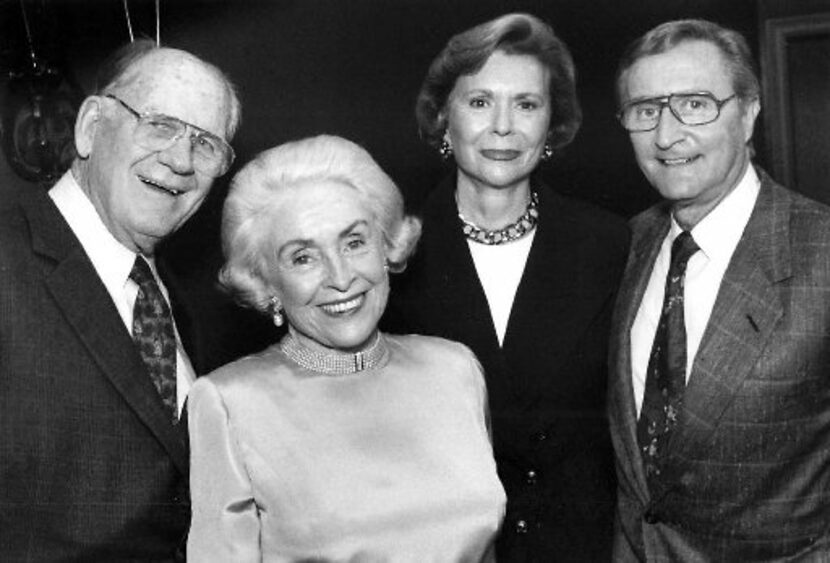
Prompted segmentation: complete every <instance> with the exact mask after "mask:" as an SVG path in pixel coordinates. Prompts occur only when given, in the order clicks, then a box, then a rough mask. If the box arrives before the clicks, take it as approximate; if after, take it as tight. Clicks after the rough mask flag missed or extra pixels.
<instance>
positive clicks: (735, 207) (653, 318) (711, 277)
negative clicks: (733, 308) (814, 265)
mask: <svg viewBox="0 0 830 563" xmlns="http://www.w3.org/2000/svg"><path fill="white" fill-rule="evenodd" d="M759 190H760V181H759V180H758V175H757V174H756V173H755V170H754V169H753V168H752V166H748V167H747V171H746V173H745V174H744V176H743V178H741V181H740V182H738V185H737V186H736V187H735V189H734V190H732V192H731V193H729V194H728V195H727V196H726V197H725V198H723V200H722V201H721V202H720V203H719V204H718V205H717V207H715V208H714V209H713V210H712V211H711V212H709V214H708V215H706V217H704V218H703V219H702V220H701V221H700V222H699V223H698V224H697V225H695V227H694V228H693V229H692V231H691V233H692V237H693V238H694V240H695V242H696V243H697V245H698V247H700V250H699V251H698V252H696V253H695V254H694V255H693V256H692V257H691V258H690V259H689V263H688V266H687V268H686V280H685V293H684V301H683V315H684V318H685V323H686V358H687V361H686V382H687V383H688V380H689V375H690V374H691V372H692V365H693V363H694V358H695V355H696V354H697V349H698V347H699V346H700V341H701V339H702V338H703V332H704V331H705V329H706V325H707V324H708V323H709V316H710V315H711V314H712V308H713V307H714V305H715V299H716V298H717V296H718V290H719V289H720V284H721V281H722V280H723V274H724V273H725V272H726V268H727V267H728V266H729V261H730V260H731V259H732V254H733V253H734V252H735V248H736V247H737V246H738V242H739V241H740V240H741V236H742V235H743V232H744V228H746V224H747V222H749V216H750V215H751V214H752V209H753V208H754V207H755V200H756V199H757V198H758V192H759ZM681 231H682V229H681V228H680V226H679V225H678V224H677V222H676V221H675V220H674V217H672V219H671V228H670V229H669V233H668V235H667V236H666V238H665V240H663V245H662V246H661V247H660V253H659V254H658V255H657V260H656V261H655V262H654V268H653V269H652V271H651V277H650V278H649V281H648V286H647V287H646V291H645V294H644V295H643V300H642V302H641V303H640V309H639V310H638V312H637V316H636V317H635V319H634V324H633V325H632V326H631V376H632V384H633V386H634V399H635V401H636V406H637V413H638V416H639V412H640V408H641V406H642V404H643V394H644V392H645V382H646V371H647V369H648V361H649V356H650V355H651V348H652V344H653V343H654V335H655V333H656V332H657V324H658V322H659V321H660V311H661V309H662V307H663V294H664V293H665V289H666V288H665V285H666V274H667V273H668V271H669V263H670V262H671V245H672V242H674V239H675V238H676V237H677V235H679V234H680V233H681Z"/></svg>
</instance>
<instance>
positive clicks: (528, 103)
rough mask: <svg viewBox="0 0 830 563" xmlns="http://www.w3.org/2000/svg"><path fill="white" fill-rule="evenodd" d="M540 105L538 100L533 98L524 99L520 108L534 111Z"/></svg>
mask: <svg viewBox="0 0 830 563" xmlns="http://www.w3.org/2000/svg"><path fill="white" fill-rule="evenodd" d="M538 107H539V104H538V103H537V102H534V101H532V100H523V101H521V102H519V109H521V110H524V111H533V110H535V109H536V108H538Z"/></svg>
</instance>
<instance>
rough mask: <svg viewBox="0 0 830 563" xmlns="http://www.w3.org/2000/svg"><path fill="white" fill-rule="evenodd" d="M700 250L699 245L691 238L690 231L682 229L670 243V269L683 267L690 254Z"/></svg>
mask: <svg viewBox="0 0 830 563" xmlns="http://www.w3.org/2000/svg"><path fill="white" fill-rule="evenodd" d="M698 250H700V247H699V246H698V245H697V243H696V242H695V239H693V238H692V233H690V232H689V231H683V232H682V233H680V234H679V235H677V238H676V239H674V242H673V243H672V245H671V267H672V269H673V270H674V269H677V268H685V267H686V262H688V261H689V258H691V257H692V255H693V254H694V253H695V252H697V251H698Z"/></svg>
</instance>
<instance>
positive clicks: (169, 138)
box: [104, 94, 236, 178]
mask: <svg viewBox="0 0 830 563" xmlns="http://www.w3.org/2000/svg"><path fill="white" fill-rule="evenodd" d="M104 97H106V98H109V99H111V100H115V101H116V102H118V103H119V104H120V105H121V107H123V108H124V109H126V110H127V111H128V112H130V113H131V114H132V115H133V117H135V118H136V120H137V121H138V124H137V125H136V128H135V130H134V131H133V141H134V142H135V144H136V145H138V146H140V147H142V148H144V149H147V150H149V151H153V152H158V151H163V150H166V149H168V148H170V147H172V146H173V144H175V143H176V141H178V140H179V139H181V138H182V137H183V136H184V135H186V134H187V130H188V128H190V129H191V133H190V146H191V147H192V150H193V168H195V169H196V170H198V171H199V172H201V173H202V174H205V175H206V176H211V177H213V178H218V177H219V176H222V175H223V174H224V173H225V172H227V171H228V169H229V168H230V167H231V165H232V164H233V161H234V158H236V155H235V154H234V152H233V148H231V146H230V145H229V144H228V143H227V142H226V141H225V140H224V139H222V138H220V137H217V136H216V135H214V134H213V133H210V132H208V131H205V130H204V129H200V128H199V127H196V126H195V125H192V124H190V123H187V122H186V121H182V120H181V119H179V118H177V117H172V116H170V115H165V114H163V113H140V112H138V111H136V110H135V109H133V108H132V107H131V106H130V105H129V104H127V102H125V101H124V100H122V99H121V98H119V97H118V96H115V95H113V94H104Z"/></svg>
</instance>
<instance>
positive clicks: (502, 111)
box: [493, 104, 513, 135]
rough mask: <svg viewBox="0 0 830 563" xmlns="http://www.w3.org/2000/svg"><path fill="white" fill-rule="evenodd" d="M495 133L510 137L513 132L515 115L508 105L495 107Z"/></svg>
mask: <svg viewBox="0 0 830 563" xmlns="http://www.w3.org/2000/svg"><path fill="white" fill-rule="evenodd" d="M493 132H494V133H496V134H497V135H509V134H510V133H512V132H513V113H512V111H511V110H510V106H509V105H508V104H496V105H495V106H494V109H493Z"/></svg>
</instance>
